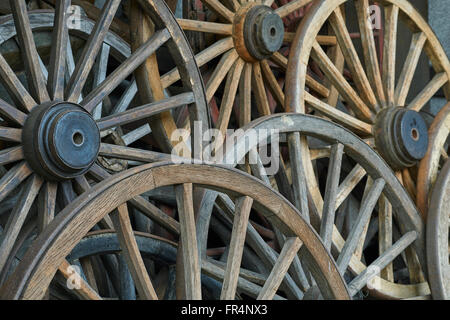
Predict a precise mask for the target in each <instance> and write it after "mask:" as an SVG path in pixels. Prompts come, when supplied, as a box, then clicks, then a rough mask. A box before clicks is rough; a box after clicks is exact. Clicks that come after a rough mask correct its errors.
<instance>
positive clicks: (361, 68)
mask: <svg viewBox="0 0 450 320" xmlns="http://www.w3.org/2000/svg"><path fill="white" fill-rule="evenodd" d="M377 2H378V3H380V5H381V6H382V8H384V15H381V16H380V19H381V18H384V25H385V28H384V29H385V35H384V41H383V60H382V64H381V65H380V63H379V61H378V53H377V47H376V44H375V40H374V32H373V30H372V25H371V23H372V17H371V16H370V15H371V10H370V8H371V5H372V4H373V3H374V2H373V1H369V0H354V1H346V0H331V1H318V2H316V3H315V4H314V5H313V7H312V8H311V9H310V10H309V11H308V14H307V17H305V18H304V19H303V21H302V24H301V25H300V27H299V29H298V30H297V33H296V37H295V40H294V42H293V43H292V48H291V54H290V59H289V64H288V70H289V72H291V76H288V81H287V84H286V104H287V105H290V106H291V107H292V109H291V110H292V111H295V112H305V111H306V110H307V109H306V108H310V109H312V110H314V111H315V113H316V114H317V115H321V116H325V117H327V118H328V119H331V120H332V121H335V122H337V123H339V124H341V125H344V126H346V127H347V128H349V129H350V130H352V131H353V132H355V133H357V134H358V135H360V136H361V137H363V138H365V139H367V140H368V142H371V143H373V144H374V146H375V148H376V149H377V151H378V152H379V153H380V154H381V155H382V156H383V158H384V159H385V160H386V161H387V162H388V163H389V165H390V166H391V167H392V168H393V169H395V170H396V174H397V176H398V177H399V178H400V179H401V180H402V182H403V185H404V186H405V187H406V188H407V190H408V192H409V193H410V195H411V197H412V198H415V197H416V187H417V179H416V178H417V177H416V171H415V167H414V166H415V165H416V164H417V162H418V161H419V160H420V159H422V158H423V157H424V156H425V153H426V150H427V146H428V135H427V127H426V124H425V121H424V120H423V118H422V117H421V115H420V114H419V112H420V111H421V110H422V109H423V108H424V106H426V105H427V103H429V102H430V100H431V99H432V98H433V97H434V96H435V95H436V93H437V92H438V91H440V90H443V91H444V93H445V97H446V100H447V101H448V100H449V99H450V83H449V81H448V80H449V76H450V63H449V60H448V58H447V56H446V55H445V52H444V50H443V48H442V46H441V45H440V43H439V41H438V39H437V37H436V36H435V35H434V33H433V31H432V30H431V28H430V27H429V25H428V24H427V23H426V21H425V20H424V19H423V18H422V16H421V15H420V14H419V13H418V12H417V11H416V10H415V9H414V7H413V6H412V5H411V4H410V3H409V2H408V1H406V0H385V1H377ZM343 4H345V5H346V7H347V8H348V9H349V8H351V9H353V10H356V13H357V21H358V25H359V31H360V33H361V42H360V44H361V46H362V55H363V56H364V58H362V57H361V55H360V54H358V51H357V49H356V48H357V47H358V46H359V45H360V44H359V43H356V41H354V40H353V39H352V38H351V37H350V31H349V30H350V27H349V23H347V21H346V20H345V19H344V18H343V15H342V11H341V9H340V8H341V6H342V5H343ZM380 14H381V13H380ZM326 26H331V27H332V29H333V30H334V32H335V34H336V39H337V43H338V47H339V48H340V50H341V51H342V52H343V54H344V57H345V63H346V66H347V67H348V69H349V71H350V74H349V75H348V76H346V75H343V74H342V73H340V72H339V71H338V68H337V67H336V65H335V64H334V63H333V62H332V61H331V60H330V59H329V57H328V56H327V54H325V52H324V50H323V48H322V46H321V45H320V43H318V42H317V41H316V40H315V37H316V35H317V34H318V33H319V31H320V29H321V28H323V27H326ZM400 28H403V29H406V30H408V31H409V34H410V36H411V43H410V49H409V52H408V53H407V54H406V56H405V57H402V56H401V55H400V54H399V53H398V51H400V50H399V46H400V45H401V44H400V42H404V39H398V37H397V31H398V30H400ZM400 40H402V41H400ZM425 58H426V59H427V60H428V62H429V63H430V65H432V67H433V70H434V76H433V78H432V80H431V81H429V82H428V83H427V84H426V85H425V86H424V87H420V88H421V89H422V88H423V89H422V91H420V92H419V93H418V94H415V93H412V92H410V91H412V90H411V88H412V87H413V86H419V85H420V83H421V81H422V80H423V77H421V75H420V74H419V72H417V66H418V63H419V61H420V59H425ZM401 59H404V60H403V61H402V60H401ZM311 61H313V62H314V63H316V64H317V65H318V66H319V68H320V71H321V73H323V74H324V75H325V79H326V80H327V81H329V82H331V83H332V84H333V85H334V86H335V88H336V89H337V90H338V92H339V94H340V100H341V102H342V103H340V104H339V105H340V108H335V107H334V106H330V105H329V104H327V103H326V102H325V101H323V100H321V99H320V97H317V96H316V95H314V93H313V92H312V91H311V90H308V87H309V86H308V84H307V83H305V80H304V79H305V77H306V74H307V70H308V67H307V66H308V63H311ZM398 65H400V66H401V67H400V68H398V67H396V66H398Z"/></svg>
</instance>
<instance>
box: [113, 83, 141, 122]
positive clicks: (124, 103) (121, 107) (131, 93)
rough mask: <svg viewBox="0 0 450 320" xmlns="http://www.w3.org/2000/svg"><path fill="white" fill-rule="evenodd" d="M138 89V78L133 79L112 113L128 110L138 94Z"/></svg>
mask: <svg viewBox="0 0 450 320" xmlns="http://www.w3.org/2000/svg"><path fill="white" fill-rule="evenodd" d="M137 91H138V88H137V84H136V80H134V79H133V81H132V82H131V84H130V85H129V86H128V87H127V88H126V89H125V91H124V93H123V94H122V96H121V97H120V99H119V101H118V102H117V103H116V105H115V106H114V108H113V110H112V111H111V114H116V113H120V112H124V111H125V110H127V109H128V107H129V106H130V104H131V101H133V99H134V97H135V96H136V93H137Z"/></svg>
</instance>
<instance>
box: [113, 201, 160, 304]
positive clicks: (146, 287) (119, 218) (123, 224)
mask: <svg viewBox="0 0 450 320" xmlns="http://www.w3.org/2000/svg"><path fill="white" fill-rule="evenodd" d="M111 218H112V220H113V224H114V229H115V230H116V232H117V238H118V239H119V243H120V247H121V248H122V253H123V256H124V258H125V260H126V261H127V264H128V267H129V269H130V272H131V275H132V277H133V280H134V283H135V285H136V289H137V291H138V293H139V296H140V298H145V299H150V300H157V299H158V296H157V295H156V292H155V289H154V288H153V284H152V282H151V280H150V277H149V275H148V273H147V269H146V268H145V265H144V261H143V259H142V256H141V253H140V252H139V248H138V245H137V242H136V238H135V237H134V233H133V227H132V226H131V221H130V216H129V213H128V208H127V205H126V204H123V205H121V206H119V207H118V208H117V211H115V212H114V214H113V215H112V217H111Z"/></svg>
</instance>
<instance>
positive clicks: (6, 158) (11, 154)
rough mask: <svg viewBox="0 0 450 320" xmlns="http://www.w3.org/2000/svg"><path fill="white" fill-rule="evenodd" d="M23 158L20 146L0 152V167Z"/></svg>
mask: <svg viewBox="0 0 450 320" xmlns="http://www.w3.org/2000/svg"><path fill="white" fill-rule="evenodd" d="M23 157H24V155H23V149H22V147H21V146H18V147H11V148H8V149H3V150H0V165H2V166H4V165H5V164H8V163H11V162H15V161H19V160H22V159H23Z"/></svg>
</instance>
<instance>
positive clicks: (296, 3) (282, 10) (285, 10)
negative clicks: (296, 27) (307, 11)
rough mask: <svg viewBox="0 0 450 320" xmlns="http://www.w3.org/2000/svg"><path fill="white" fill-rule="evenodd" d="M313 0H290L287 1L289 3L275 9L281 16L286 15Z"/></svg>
mask: <svg viewBox="0 0 450 320" xmlns="http://www.w3.org/2000/svg"><path fill="white" fill-rule="evenodd" d="M312 1H313V0H293V1H290V2H287V4H285V5H283V6H281V7H279V8H278V9H276V10H275V13H277V14H278V15H279V16H280V17H281V18H284V17H286V16H287V15H289V14H290V13H292V12H294V11H295V10H298V9H300V8H301V7H304V6H306V5H307V4H308V3H310V2H312Z"/></svg>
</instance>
